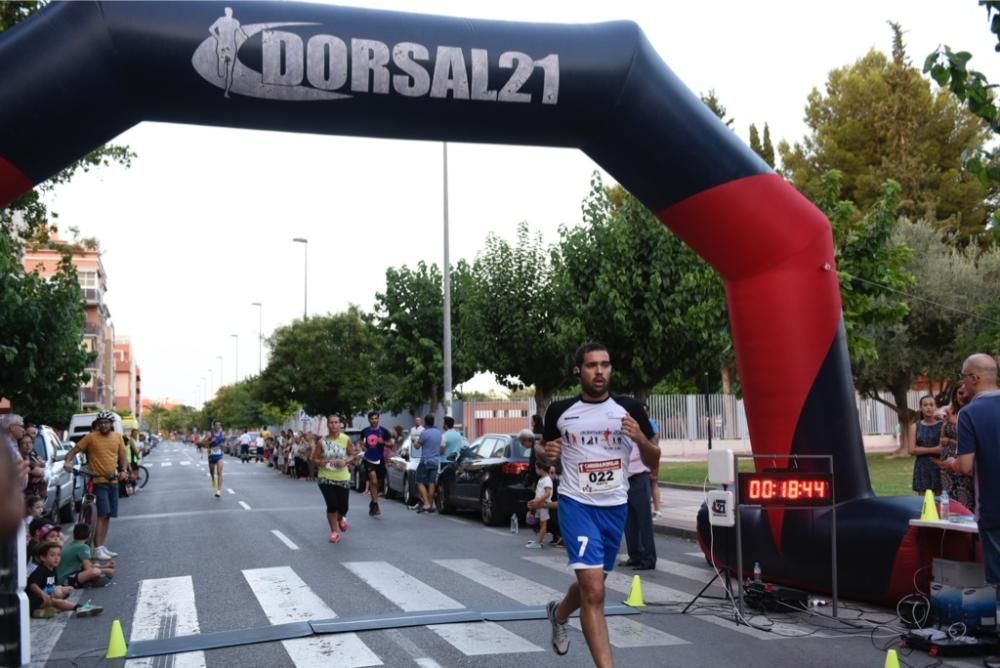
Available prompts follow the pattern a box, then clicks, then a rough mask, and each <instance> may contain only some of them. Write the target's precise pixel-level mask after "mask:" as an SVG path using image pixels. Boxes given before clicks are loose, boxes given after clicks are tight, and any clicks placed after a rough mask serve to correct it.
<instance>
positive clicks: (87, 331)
mask: <svg viewBox="0 0 1000 668" xmlns="http://www.w3.org/2000/svg"><path fill="white" fill-rule="evenodd" d="M61 259H62V256H61V254H60V252H59V251H57V250H54V249H52V248H45V247H35V248H29V249H26V250H25V252H24V267H25V269H26V270H27V271H36V270H37V271H38V272H39V273H40V274H41V275H42V276H44V277H49V276H52V275H53V274H54V273H55V272H56V271H57V270H58V268H59V262H60V260H61ZM73 266H74V267H76V271H77V275H78V276H79V279H80V288H81V290H82V291H83V300H84V312H85V317H86V320H85V324H84V330H83V342H82V344H83V347H84V348H86V349H87V350H89V351H91V352H95V353H97V358H96V359H95V360H94V361H93V362H91V363H90V366H88V367H87V373H88V374H90V380H89V381H88V382H87V384H86V385H84V386H83V387H81V388H80V406H81V408H82V409H83V410H84V411H91V410H99V409H103V408H113V407H114V406H115V373H116V368H115V327H114V324H113V323H112V322H111V311H110V310H109V309H108V305H107V304H106V303H105V302H104V294H105V293H106V292H107V290H108V278H107V274H106V273H105V272H104V265H103V263H102V262H101V253H100V250H99V249H98V248H97V246H96V244H90V243H87V242H83V243H80V244H77V246H76V249H75V250H74V252H73Z"/></svg>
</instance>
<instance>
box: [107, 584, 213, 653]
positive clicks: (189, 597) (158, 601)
mask: <svg viewBox="0 0 1000 668" xmlns="http://www.w3.org/2000/svg"><path fill="white" fill-rule="evenodd" d="M199 628H200V627H199V625H198V611H197V609H196V608H195V602H194V582H193V581H192V580H191V576H190V575H184V576H180V577H174V578H159V579H156V580H142V581H141V582H140V583H139V594H138V595H137V596H136V600H135V614H134V616H133V617H132V632H131V634H130V636H129V642H135V641H136V640H156V639H157V638H162V637H171V638H172V637H174V636H183V635H191V634H193V633H198V632H199ZM164 629H166V630H167V631H166V635H164V632H163V631H164ZM170 659H172V661H171V662H170V665H172V666H174V668H205V653H204V652H185V653H184V654H175V655H174V656H172V657H170ZM162 665H164V659H163V657H149V658H145V659H130V660H128V661H126V662H125V666H126V668H152V667H153V666H162Z"/></svg>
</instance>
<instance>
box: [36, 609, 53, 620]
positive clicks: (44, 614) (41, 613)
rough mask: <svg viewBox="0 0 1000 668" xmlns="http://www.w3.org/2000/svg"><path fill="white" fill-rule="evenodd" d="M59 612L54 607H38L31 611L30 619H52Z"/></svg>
mask: <svg viewBox="0 0 1000 668" xmlns="http://www.w3.org/2000/svg"><path fill="white" fill-rule="evenodd" d="M58 614H59V611H58V610H56V609H55V608H39V609H38V610H33V611H32V612H31V617H32V619H52V618H53V617H55V616H56V615H58Z"/></svg>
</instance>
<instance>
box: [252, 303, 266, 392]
mask: <svg viewBox="0 0 1000 668" xmlns="http://www.w3.org/2000/svg"><path fill="white" fill-rule="evenodd" d="M250 306H256V307H257V375H258V376H259V375H260V374H261V371H263V368H264V366H263V360H264V353H263V350H264V305H263V304H261V303H260V302H251V303H250Z"/></svg>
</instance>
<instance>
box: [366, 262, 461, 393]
mask: <svg viewBox="0 0 1000 668" xmlns="http://www.w3.org/2000/svg"><path fill="white" fill-rule="evenodd" d="M442 278H443V277H442V274H441V269H440V268H439V267H438V266H437V265H436V264H431V265H428V264H427V263H426V262H419V263H418V264H417V266H416V267H415V268H413V269H410V268H409V267H406V266H403V267H399V268H394V267H390V268H389V269H387V270H386V272H385V284H386V285H385V292H380V293H377V294H376V295H375V312H374V314H373V317H372V322H373V323H374V326H375V329H376V331H377V333H378V339H379V342H380V348H381V354H380V356H379V357H378V361H377V372H376V373H377V382H376V383H375V386H374V387H373V388H372V389H373V391H375V392H376V393H377V397H378V400H379V403H380V405H381V407H383V408H386V409H389V410H392V411H403V410H407V409H415V408H417V407H419V406H421V405H423V404H424V403H430V404H431V409H432V411H433V410H435V409H436V407H437V403H438V402H439V401H441V400H442V399H443V396H444V388H443V387H442V385H443V377H444V360H443V345H444V322H443V321H444V288H443V285H442V282H443V281H442ZM472 280H473V278H472V276H471V268H470V267H469V265H468V263H466V262H465V261H460V262H459V263H458V264H457V265H456V266H455V267H453V268H452V275H451V322H452V325H453V331H452V378H453V381H454V384H455V385H458V384H459V383H461V382H462V381H463V380H466V379H468V378H469V377H470V376H471V370H472V369H473V368H474V364H470V363H468V362H467V359H468V355H467V354H466V353H465V352H464V350H465V348H464V346H465V345H466V343H465V339H466V337H465V335H464V334H463V332H462V327H463V324H462V323H464V322H469V317H470V316H469V313H468V309H469V308H470V307H469V304H468V303H467V301H466V300H467V298H468V295H469V290H470V289H471V287H470V286H471V282H472ZM456 325H457V327H455V326H456Z"/></svg>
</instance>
